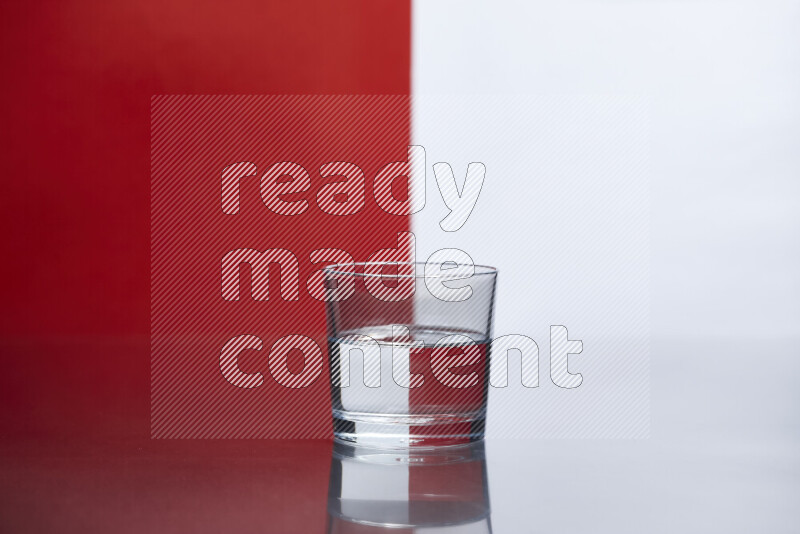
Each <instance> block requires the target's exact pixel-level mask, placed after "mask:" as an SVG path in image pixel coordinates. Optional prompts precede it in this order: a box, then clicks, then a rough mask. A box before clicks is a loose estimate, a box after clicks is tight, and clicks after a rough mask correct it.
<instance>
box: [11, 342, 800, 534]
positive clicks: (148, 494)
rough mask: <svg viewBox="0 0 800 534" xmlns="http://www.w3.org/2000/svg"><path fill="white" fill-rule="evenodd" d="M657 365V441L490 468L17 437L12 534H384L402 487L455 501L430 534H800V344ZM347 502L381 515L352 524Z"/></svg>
mask: <svg viewBox="0 0 800 534" xmlns="http://www.w3.org/2000/svg"><path fill="white" fill-rule="evenodd" d="M651 364H652V365H651V371H652V372H651V395H652V413H651V416H652V423H651V437H650V439H645V440H530V441H504V440H493V439H491V438H490V439H487V440H486V443H485V458H486V460H485V463H483V459H482V458H483V457H482V456H481V457H480V458H477V457H475V458H472V459H471V460H470V461H473V460H475V461H477V462H479V463H475V461H473V463H471V464H470V463H469V462H467V464H458V463H457V464H456V465H455V467H450V468H447V469H443V470H439V471H438V472H436V471H435V470H430V471H427V473H433V474H434V475H435V476H421V477H420V476H417V475H415V474H414V473H419V472H420V468H418V467H409V466H408V465H404V462H402V461H401V462H397V465H395V466H389V467H386V468H385V470H384V471H380V470H379V471H375V469H374V465H373V466H372V467H370V466H369V465H367V467H363V466H361V467H359V466H358V465H356V466H355V468H353V467H352V466H351V467H346V468H343V467H341V466H337V465H336V461H337V460H336V458H333V452H334V451H333V444H332V443H331V442H328V441H270V440H262V441H255V440H254V441H223V440H220V441H200V440H195V441H189V440H186V441H179V440H175V441H172V440H150V439H147V438H137V437H130V436H123V435H122V434H123V433H120V435H119V436H117V437H114V436H112V435H108V433H99V431H98V435H94V436H93V435H86V436H82V437H72V438H69V439H63V440H54V439H44V438H37V437H35V436H28V437H13V438H6V439H4V440H3V441H2V449H0V452H2V456H1V457H0V461H2V476H1V477H0V492H1V495H2V499H0V521H2V525H3V528H2V530H3V531H5V532H112V531H113V532H304V533H310V532H326V531H334V532H381V531H384V530H386V529H385V528H382V527H381V525H380V521H378V519H380V517H381V514H382V513H384V512H383V511H382V510H386V511H385V514H386V517H387V518H389V515H391V514H394V513H395V512H396V509H392V506H388V507H384V508H382V507H381V506H383V505H380V506H379V505H375V506H371V505H370V504H369V503H370V502H372V503H373V504H374V502H375V501H380V500H381V499H384V497H381V495H384V494H386V493H387V492H389V493H391V491H392V490H391V488H392V487H393V486H392V485H393V484H395V483H396V482H397V480H401V482H400V484H401V485H402V484H405V486H403V487H407V488H409V490H408V491H409V495H410V500H414V499H417V500H425V501H432V502H439V503H440V505H432V506H428V508H426V510H427V511H426V512H425V513H424V514H423V515H424V516H425V518H426V519H425V520H426V524H427V525H428V526H427V527H420V528H419V529H417V530H416V531H418V532H465V533H466V532H470V533H471V532H485V531H489V529H491V531H492V532H502V533H505V532H570V533H571V532H614V533H620V532H726V533H732V532H771V533H777V532H787V533H788V532H797V531H798V528H800V527H798V524H800V512H799V511H798V503H799V502H800V499H798V497H800V447H799V446H798V445H799V444H800V425H798V423H799V422H800V417H799V416H798V415H799V412H800V402H798V401H800V394H798V389H797V387H798V386H797V383H798V382H797V378H798V377H800V358H798V354H797V349H796V345H794V344H793V343H790V342H777V341H774V342H763V343H755V342H749V343H744V342H742V343H737V342H727V343H722V344H719V343H710V342H689V341H684V342H655V343H654V345H653V355H652V360H651ZM481 453H482V452H481ZM476 458H477V460H476ZM368 463H369V462H368ZM390 463H391V462H390ZM423 463H424V462H423ZM365 465H366V464H365ZM412 466H413V462H412ZM407 469H411V470H414V469H416V471H411V475H410V477H409V476H408V475H407V474H405V473H406V470H407ZM422 469H424V467H423V468H422ZM376 473H377V474H376ZM409 480H411V481H410V482H409ZM340 493H341V494H340ZM345 494H347V495H345ZM351 497H352V498H356V499H357V500H358V502H357V503H356V506H354V505H353V504H352V502H351V503H349V504H347V503H339V499H340V498H341V499H346V498H351ZM395 497H396V496H395ZM395 497H392V499H395V501H396V500H397V499H396V498H395ZM395 501H392V502H394V503H395V504H397V503H396V502H395ZM453 501H463V502H462V503H461V504H464V503H465V502H466V503H467V504H468V505H469V506H467V508H469V509H470V510H472V511H473V512H474V511H476V510H477V512H481V510H483V508H484V507H485V510H483V511H485V512H486V514H485V515H486V518H485V519H486V520H485V521H483V522H482V523H478V522H475V521H472V522H470V521H466V522H462V523H461V524H459V522H458V521H453V520H452V519H453V517H454V516H453V514H456V516H457V515H458V513H460V512H458V510H461V509H466V508H464V507H463V506H462V507H460V508H459V506H456V505H455V504H454V503H453ZM467 501H468V502H467ZM331 503H333V504H331ZM442 503H445V504H442ZM476 503H477V504H476ZM339 504H342V506H345V505H346V506H347V507H348V510H356V511H355V512H353V513H355V514H356V515H358V514H359V513H362V514H367V515H368V516H369V521H367V522H366V523H358V522H357V521H356V522H353V523H352V524H350V523H347V522H344V523H343V522H342V521H341V518H339V519H338V520H337V519H336V518H335V517H333V516H331V510H334V511H337V510H338V511H341V510H343V509H344V508H342V507H339ZM456 504H458V503H456ZM476 506H477V508H476ZM403 509H404V510H405V509H406V508H403ZM392 510H394V511H392ZM431 510H432V511H431ZM445 510H449V511H448V512H445ZM454 510H455V511H454ZM440 512H441V514H444V515H447V514H450V515H448V516H447V517H445V518H444V519H446V520H445V521H443V523H442V525H439V526H436V521H437V514H440ZM470 513H472V512H470ZM426 514H427V515H426ZM441 514H440V515H441ZM412 515H413V514H412ZM478 515H480V513H478ZM418 516H419V514H418ZM419 517H422V516H419ZM465 517H466V516H465ZM351 518H352V517H351ZM355 519H358V518H355ZM389 524H390V525H392V526H393V527H395V528H393V529H390V531H393V532H410V531H414V530H413V529H412V528H410V527H408V526H406V527H405V528H399V525H397V524H396V523H391V522H389ZM431 524H433V525H434V526H431ZM445 524H447V525H449V526H444V525H445ZM343 525H344V526H343Z"/></svg>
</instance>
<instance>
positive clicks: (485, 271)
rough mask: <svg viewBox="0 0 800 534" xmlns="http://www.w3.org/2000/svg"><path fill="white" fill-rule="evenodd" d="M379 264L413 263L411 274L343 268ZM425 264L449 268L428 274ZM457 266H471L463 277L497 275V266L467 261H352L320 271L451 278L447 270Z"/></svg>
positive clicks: (381, 276)
mask: <svg viewBox="0 0 800 534" xmlns="http://www.w3.org/2000/svg"><path fill="white" fill-rule="evenodd" d="M371 265H375V266H378V265H379V266H381V267H385V266H388V265H398V266H399V265H413V266H414V267H415V269H414V273H413V274H400V273H393V274H383V272H379V273H366V272H360V273H359V272H355V270H343V269H345V268H348V269H353V268H355V267H356V266H359V267H367V266H371ZM426 265H448V266H450V268H449V269H444V270H442V269H439V270H438V271H437V272H436V274H433V275H428V276H426V274H425V269H424V267H425V266H426ZM419 267H422V268H423V269H422V272H418V268H419ZM458 267H473V268H474V269H475V271H474V272H473V273H472V274H471V275H470V276H468V277H466V276H465V277H464V279H467V278H471V277H473V276H491V275H494V276H497V272H498V271H497V267H492V266H491V265H478V264H468V263H457V262H455V261H432V262H426V261H357V262H353V263H334V264H331V265H326V266H325V267H323V268H322V272H323V273H324V274H325V275H344V276H353V277H362V278H384V277H386V278H451V277H452V276H453V274H455V273H453V274H448V272H450V271H452V270H453V269H457V268H458Z"/></svg>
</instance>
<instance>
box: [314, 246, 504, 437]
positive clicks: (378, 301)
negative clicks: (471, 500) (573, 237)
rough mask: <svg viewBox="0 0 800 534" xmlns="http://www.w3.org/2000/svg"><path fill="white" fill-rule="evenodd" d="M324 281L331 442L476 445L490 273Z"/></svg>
mask: <svg viewBox="0 0 800 534" xmlns="http://www.w3.org/2000/svg"><path fill="white" fill-rule="evenodd" d="M323 276H324V280H325V286H326V299H327V301H328V302H327V310H328V338H329V344H328V346H329V354H330V369H331V386H332V398H333V427H334V433H335V436H336V438H337V439H339V440H343V441H348V442H350V443H355V444H358V445H369V446H383V447H405V446H409V445H411V446H440V445H453V444H462V443H467V442H469V441H475V440H479V439H481V438H483V434H484V426H485V417H486V400H487V394H488V382H489V380H488V378H489V377H488V375H489V373H488V369H489V341H490V339H491V334H492V317H493V307H494V293H495V282H496V279H497V270H496V269H494V268H493V267H484V266H478V265H475V266H472V265H457V264H455V263H452V264H448V263H442V264H431V263H428V264H424V263H403V262H397V263H389V262H386V263H356V264H347V265H335V266H330V267H327V268H325V269H324V270H323Z"/></svg>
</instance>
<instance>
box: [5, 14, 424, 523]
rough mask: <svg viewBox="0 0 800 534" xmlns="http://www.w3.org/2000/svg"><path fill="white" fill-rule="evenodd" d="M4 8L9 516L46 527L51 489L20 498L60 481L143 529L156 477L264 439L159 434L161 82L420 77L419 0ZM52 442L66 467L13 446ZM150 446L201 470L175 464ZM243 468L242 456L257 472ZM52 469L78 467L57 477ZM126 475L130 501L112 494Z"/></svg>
mask: <svg viewBox="0 0 800 534" xmlns="http://www.w3.org/2000/svg"><path fill="white" fill-rule="evenodd" d="M0 9H2V16H0V21H2V22H0V24H2V31H0V39H2V48H0V49H1V50H2V54H3V73H4V76H3V83H2V84H1V85H0V88H1V90H2V92H3V98H2V104H0V106H1V107H2V124H3V127H2V129H0V135H2V145H1V146H2V151H3V163H4V168H5V171H6V174H5V177H4V179H3V194H2V197H1V198H2V203H3V205H2V209H1V210H0V214H2V215H0V216H1V217H2V224H3V234H4V235H3V241H2V250H3V260H4V261H3V265H2V273H3V279H4V282H5V284H4V291H3V296H4V298H3V301H2V311H0V314H2V321H0V340H1V341H0V342H1V343H2V345H1V347H2V356H3V363H4V365H3V372H2V373H0V400H1V401H2V403H3V410H2V426H1V431H2V438H3V451H4V452H3V464H4V478H3V482H4V488H3V496H4V498H3V499H2V500H3V501H4V504H3V510H2V512H4V513H3V514H2V517H4V521H5V522H6V523H7V524H13V523H14V518H15V517H17V518H20V520H22V519H21V518H23V517H24V518H25V520H26V521H29V522H31V521H32V522H33V524H37V522H39V523H41V524H42V525H43V526H46V525H47V524H48V523H47V521H49V520H52V521H56V520H58V515H57V514H56V515H53V516H52V519H48V516H47V515H41V514H37V513H35V512H36V511H37V510H40V509H41V507H44V506H48V504H47V501H41V500H27V498H26V497H24V495H26V494H30V495H33V496H34V497H35V498H36V499H40V498H42V497H44V498H47V497H48V496H50V497H52V498H54V499H55V498H57V496H58V495H61V491H62V489H63V491H67V492H70V494H71V499H72V504H71V506H72V508H71V509H74V510H81V503H82V502H83V505H84V507H85V510H86V511H87V514H88V516H87V517H93V518H94V519H96V520H97V521H100V520H101V519H102V517H104V516H105V515H107V516H110V517H114V516H115V515H116V516H117V518H119V517H120V516H124V517H123V519H124V518H125V517H127V519H128V520H129V521H133V523H131V526H130V528H131V529H132V530H135V526H136V525H137V523H136V520H135V518H137V517H139V515H138V514H137V508H136V506H135V505H133V504H131V500H130V499H134V497H135V496H136V495H140V494H141V492H149V491H153V490H154V489H155V487H156V485H157V484H156V479H158V480H161V479H162V478H163V477H167V479H168V480H171V479H170V478H169V477H170V476H172V475H173V474H174V476H175V477H177V478H176V479H175V480H173V482H171V484H174V485H176V486H181V485H183V484H189V485H191V484H192V483H193V482H192V479H191V477H198V476H199V477H202V476H203V471H202V470H203V469H222V468H219V467H217V468H213V467H208V464H209V462H207V461H205V460H202V459H199V460H198V459H197V458H198V456H197V455H198V454H209V455H215V454H217V453H218V454H217V455H221V456H224V457H226V458H229V457H237V456H241V455H245V456H246V455H248V454H249V455H254V454H257V452H256V451H255V449H254V448H253V447H251V446H249V445H248V446H246V447H240V446H237V445H234V444H225V443H221V442H220V443H218V444H213V443H212V444H209V442H206V443H205V444H204V443H203V442H197V441H195V442H180V443H175V444H168V443H165V442H150V441H149V404H150V401H149V367H150V364H149V342H148V333H149V190H150V187H149V176H150V170H149V166H150V156H149V150H150V147H149V134H150V131H149V130H150V116H149V108H150V98H151V96H152V95H155V94H184V93H185V94H408V92H409V87H410V83H409V69H410V28H409V26H410V4H409V2H407V1H388V0H362V1H352V0H350V1H347V0H345V1H337V2H322V1H304V2H264V1H261V0H257V1H256V0H254V1H241V0H236V1H226V2H209V1H200V2H196V1H195V2H190V1H175V0H158V1H144V2H142V1H140V2H99V1H97V2H89V1H84V2H76V1H53V2H4V3H3V4H2V8H0ZM373 248H379V247H378V246H375V247H373ZM124 440H134V441H126V442H125V443H127V444H125V445H123V444H120V443H122V441H124ZM136 440H141V441H136ZM72 444H75V445H72ZM154 447H156V448H154ZM215 447H219V448H220V449H219V451H217V450H216V449H215ZM237 447H238V448H237ZM303 447H305V446H304V445H298V446H297V447H293V446H292V447H285V449H286V450H285V451H284V452H282V453H280V454H277V455H276V456H275V458H276V460H275V461H274V462H278V463H279V464H280V465H284V463H283V462H289V465H290V463H291V461H292V456H291V454H292V451H302V450H303ZM42 448H44V449H47V450H48V451H50V450H49V448H53V449H54V450H58V451H62V450H63V451H69V452H65V453H63V454H61V453H58V454H59V455H60V457H61V456H64V455H66V457H68V458H69V459H68V460H67V459H65V460H64V465H63V469H64V470H65V473H66V474H65V473H62V472H59V468H58V467H54V466H53V465H50V464H49V463H48V462H45V461H42V462H44V463H42V462H40V461H38V460H37V461H31V462H27V463H24V462H22V463H21V461H18V459H19V458H22V457H26V455H28V454H34V453H36V451H37V450H39V449H42ZM209 449H210V450H211V452H208V451H209ZM32 451H33V452H32ZM141 451H145V453H146V454H151V455H160V454H162V453H163V454H168V455H173V456H174V457H175V458H176V459H178V458H180V459H188V460H185V461H188V462H190V464H191V465H193V466H194V467H193V468H192V469H189V468H188V467H187V466H186V465H185V464H180V465H179V466H176V464H174V463H169V465H170V466H173V467H172V468H166V467H164V466H163V465H160V463H159V462H158V461H150V460H148V459H147V458H144V457H141V456H137V454H145V453H142V452H141ZM148 451H149V452H148ZM164 451H167V452H164ZM203 451H205V452H203ZM215 451H216V452H215ZM220 451H221V452H220ZM248 451H249V452H248ZM287 451H288V452H287ZM44 454H45V456H48V455H52V454H55V453H53V452H52V451H50V452H46V453H44ZM81 454H83V455H84V456H82V458H83V460H79V459H76V455H78V456H80V455H81ZM281 454H283V456H281ZM295 454H300V453H295ZM120 455H121V457H122V458H125V459H123V460H119V459H118V457H119V456H120ZM286 455H288V456H286ZM48 457H49V456H48ZM54 461H55V460H54ZM164 461H167V460H164ZM231 461H232V460H231ZM274 462H273V463H274ZM327 462H328V460H324V461H321V463H319V465H318V466H317V467H318V469H316V470H315V471H314V474H313V476H312V475H311V474H308V473H306V475H304V476H305V478H306V479H309V480H311V481H312V482H314V483H315V484H316V485H315V486H314V488H315V490H314V491H322V492H324V490H325V488H324V484H325V480H326V479H327V471H326V470H325V469H326V467H325V466H326V465H327ZM23 464H24V465H23ZM236 465H239V464H236ZM245 465H246V463H245ZM245 465H242V466H239V469H240V470H241V472H242V473H251V472H252V470H250V469H247V468H245ZM305 465H306V466H308V465H309V464H305ZM314 465H316V464H314ZM12 466H13V467H12ZM70 466H72V467H70ZM81 466H83V467H81ZM126 466H127V467H126ZM204 466H205V467H204ZM39 468H41V470H38V469H39ZM81 468H84V470H83V471H80V472H79V473H78V474H77V475H76V474H75V471H74V469H81ZM128 468H133V469H134V471H135V472H136V473H137V474H136V475H135V477H134V478H135V480H134V479H131V478H130V477H132V476H134V475H133V474H132V472H131V471H129V470H128ZM70 469H73V471H70ZM115 469H116V471H115ZM136 469H139V471H136ZM188 472H190V473H191V475H187V473H188ZM226 472H228V471H226ZM70 473H71V474H70ZM51 474H52V475H57V476H58V477H60V478H67V479H69V480H70V483H69V484H66V483H65V484H66V486H64V485H62V488H61V489H56V488H57V486H56V485H55V484H54V482H53V478H52V477H51ZM262 474H263V473H262ZM273 474H274V473H273ZM187 476H188V477H190V478H189V479H187V478H186V477H187ZM275 476H278V479H277V480H279V481H280V480H284V479H282V478H280V474H278V475H275ZM285 476H287V477H289V478H288V479H286V480H293V479H294V477H293V476H292V474H291V471H289V472H288V473H287V474H286V475H285ZM126 477H127V478H126ZM259 480H260V479H259ZM37 481H40V482H41V484H40V485H37V483H38V482H37ZM126 481H127V482H126ZM112 482H114V483H115V484H116V486H115V485H114V484H112ZM26 484H27V485H32V487H31V488H29V489H31V492H28V493H26V492H25V491H22V490H24V489H25V485H26ZM247 484H248V482H244V487H248V486H247ZM249 484H250V485H251V486H252V484H255V482H253V481H250V482H249ZM279 484H280V482H279ZM12 486H17V490H20V491H15V492H13V493H11V490H10V489H9V488H11V487H12ZM159 487H161V486H159ZM37 488H38V489H37ZM114 488H117V489H118V490H119V491H121V492H123V493H121V494H120V495H119V498H113V497H109V495H111V496H113V495H115V494H114ZM273 489H275V488H273ZM109 491H110V492H111V493H108V492H109ZM164 491H165V492H166V493H167V494H169V490H168V489H167V490H164ZM271 492H272V493H271ZM266 493H269V494H272V495H273V497H272V500H271V501H270V498H266V497H265V499H264V500H263V502H262V504H263V505H264V507H265V509H264V510H272V509H273V508H274V510H275V511H276V513H278V512H277V511H278V510H281V509H282V507H283V505H285V504H286V503H285V502H281V498H282V497H281V496H280V491H279V488H278V489H276V490H275V491H272V490H270V491H266ZM128 494H130V495H128ZM99 495H102V496H103V499H104V500H103V499H100V501H97V500H96V499H95V498H96V497H98V496H99ZM253 495H256V494H255V493H254V494H253ZM82 498H84V499H85V502H84V501H81V499H82ZM283 499H284V500H285V497H283ZM168 500H169V499H168ZM171 500H179V499H178V497H177V496H174V495H173V497H171ZM234 500H235V499H234ZM256 500H258V499H256ZM270 503H272V504H270ZM62 504H63V503H62ZM100 504H102V507H103V508H104V511H102V510H100V509H99V505H100ZM198 504H202V503H200V502H193V503H188V502H187V503H185V505H186V506H190V507H192V509H197V508H198V507H197V505H198ZM300 505H302V503H300ZM65 506H66V505H65ZM165 506H166V505H165ZM175 506H179V504H176V505H175ZM51 508H52V507H51ZM199 508H202V506H201V507H199ZM54 509H56V510H60V509H61V508H60V507H59V506H55V508H54ZM74 513H76V514H77V513H78V512H74ZM176 513H177V512H176ZM242 513H245V512H242ZM261 513H266V512H265V511H263V510H262V512H261ZM177 515H178V516H180V514H179V513H177ZM81 517H84V516H81ZM176 517H177V516H176ZM314 517H317V516H314ZM164 518H165V520H169V519H170V518H172V519H174V517H173V516H172V515H170V514H165V515H164ZM315 520H316V519H315ZM138 521H139V526H140V527H144V526H146V521H145V519H140V520H138ZM79 524H80V525H82V527H83V528H89V527H91V526H93V525H94V523H92V522H91V521H90V519H86V520H85V521H83V522H80V523H79ZM61 525H62V527H63V526H64V525H65V524H64V523H61ZM161 526H162V527H163V526H164V524H161ZM184 526H187V527H188V526H189V525H184ZM306 526H309V525H308V524H306ZM175 528H176V529H177V527H175ZM297 529H298V531H303V528H302V524H300V526H298V527H297ZM34 530H35V529H34ZM161 530H162V531H163V530H168V529H164V528H162V529H161Z"/></svg>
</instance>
